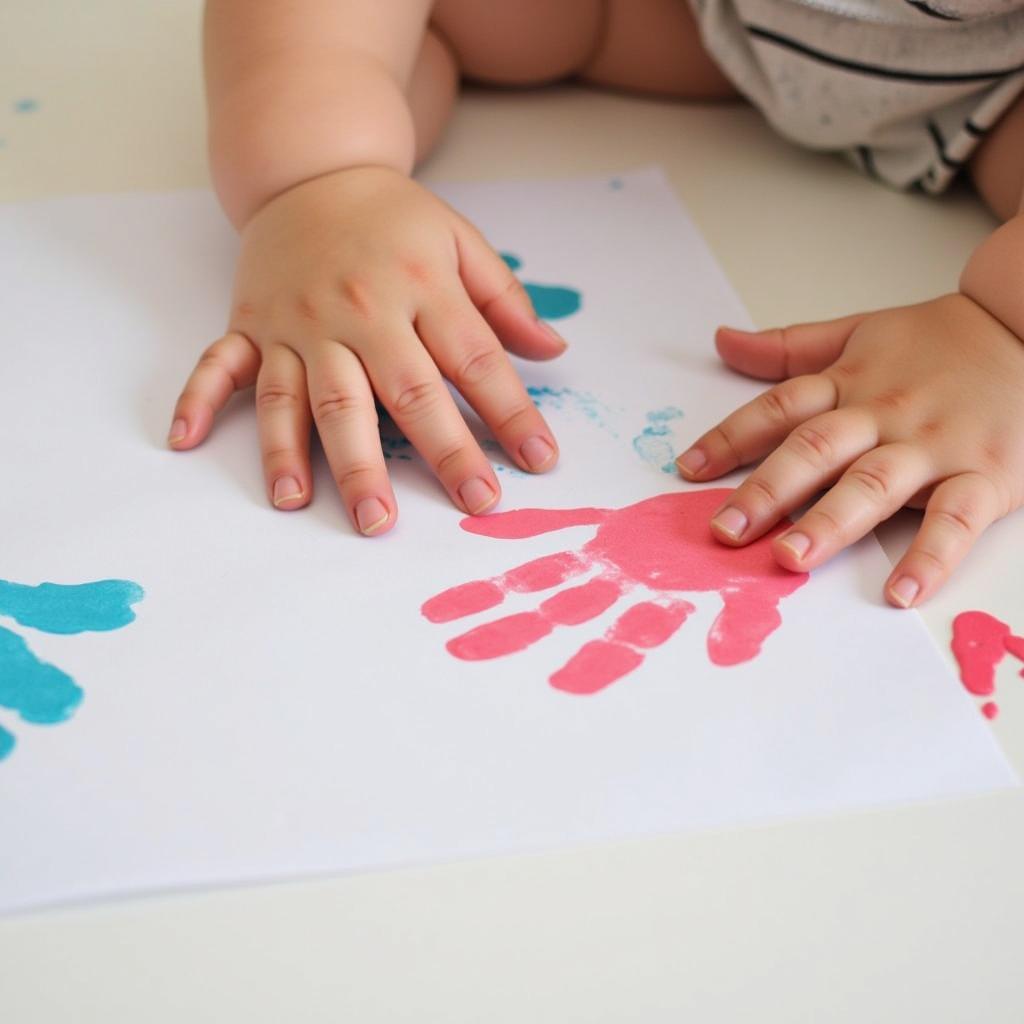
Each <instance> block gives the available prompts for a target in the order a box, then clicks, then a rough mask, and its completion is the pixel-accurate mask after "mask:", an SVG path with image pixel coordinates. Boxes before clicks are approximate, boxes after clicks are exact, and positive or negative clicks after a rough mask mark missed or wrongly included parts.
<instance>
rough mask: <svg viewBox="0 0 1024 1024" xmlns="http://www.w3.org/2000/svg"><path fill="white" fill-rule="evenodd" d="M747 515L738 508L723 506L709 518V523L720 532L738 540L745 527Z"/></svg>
mask: <svg viewBox="0 0 1024 1024" xmlns="http://www.w3.org/2000/svg"><path fill="white" fill-rule="evenodd" d="M747 523H748V520H747V517H746V516H745V515H744V514H743V513H742V512H741V511H740V510H739V509H738V508H723V509H722V511H721V512H719V513H718V515H717V516H715V518H714V519H712V520H711V525H712V526H714V527H715V529H717V530H718V531H719V532H720V533H724V534H725V535H726V536H727V537H731V538H732V539H733V540H739V539H740V536H741V534H742V533H743V531H744V530H745V529H746V528H747Z"/></svg>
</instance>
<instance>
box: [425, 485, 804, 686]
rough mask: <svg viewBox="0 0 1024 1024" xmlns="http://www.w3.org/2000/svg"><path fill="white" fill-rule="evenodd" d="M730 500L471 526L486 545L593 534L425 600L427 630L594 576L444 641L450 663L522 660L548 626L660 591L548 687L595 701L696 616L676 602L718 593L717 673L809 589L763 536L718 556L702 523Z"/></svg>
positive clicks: (537, 513) (483, 520)
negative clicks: (635, 592) (569, 531)
mask: <svg viewBox="0 0 1024 1024" xmlns="http://www.w3.org/2000/svg"><path fill="white" fill-rule="evenodd" d="M730 493H731V492H730V491H728V490H726V489H724V488H712V489H709V490H703V491H686V492H683V493H675V494H659V495H657V496H656V497H654V498H648V499H646V500H645V501H638V502H637V503H636V504H634V505H627V506H626V507H625V508H619V509H602V508H572V509H520V510H518V511H515V512H502V513H497V514H495V515H489V516H478V517H469V518H467V519H463V520H462V522H461V524H460V525H461V526H462V529H464V530H466V531H467V532H469V533H475V534H479V535H481V536H484V537H500V538H502V539H505V540H518V539H521V538H524V537H535V536H537V535H538V534H541V533H550V532H551V531H553V530H562V529H565V528H567V527H570V526H590V525H593V526H597V527H598V529H597V532H596V533H595V534H594V537H593V538H592V539H591V540H590V541H588V542H587V543H586V544H584V545H583V547H582V548H581V549H580V550H579V551H562V552H559V553H558V554H554V555H545V556H544V557H543V558H537V559H534V560H533V561H532V562H526V563H525V564H524V565H520V566H518V567H517V568H515V569H512V570H510V571H509V572H506V573H504V574H503V575H501V576H497V577H495V578H494V579H489V580H474V581H472V582H470V583H463V584H462V585H461V586H457V587H452V588H451V589H450V590H445V591H444V592H442V593H440V594H437V595H435V596H434V597H432V598H430V600H429V601H427V602H426V603H425V604H424V605H423V608H422V612H423V615H424V616H425V617H426V618H427V619H429V620H430V621H431V622H451V621H452V620H454V619H460V618H462V617H464V616H466V615H473V614H475V613H477V612H482V611H486V610H487V609H488V608H494V607H496V606H497V605H500V604H501V603H502V601H504V600H505V597H506V595H507V594H509V593H536V592H538V591H542V590H549V589H551V588H554V587H558V586H560V585H561V584H563V583H566V582H567V581H568V580H570V579H572V578H573V577H576V576H581V575H583V574H584V573H588V572H590V571H591V570H594V569H596V570H597V571H596V572H595V573H594V574H593V575H592V576H591V578H590V579H588V580H587V581H586V582H584V583H581V584H579V585H577V586H571V587H566V588H564V589H561V590H558V591H557V592H556V593H555V594H553V595H552V596H551V597H549V598H547V599H546V600H545V601H542V602H541V603H540V604H539V605H538V606H537V608H536V609H535V610H534V611H530V612H520V613H517V614H513V615H506V616H503V617H502V618H498V619H494V620H492V621H490V622H486V623H484V624H483V625H480V626H477V627H476V628H475V629H471V630H469V632H467V633H463V634H461V635H460V636H457V637H455V638H454V639H453V640H450V641H449V642H448V644H447V649H448V651H449V652H450V653H451V654H453V655H454V656H455V657H456V658H461V659H463V660H466V661H480V660H485V659H489V658H499V657H502V656H503V655H507V654H513V653H515V652H516V651H522V650H525V649H526V648H527V647H529V646H530V645H532V644H534V643H536V642H537V641H538V640H540V639H542V638H543V637H545V636H547V635H548V634H549V633H550V632H551V631H552V630H553V629H554V628H555V626H576V625H579V624H581V623H584V622H587V621H588V620H590V619H593V618H596V617H597V616H598V615H600V614H601V613H602V612H605V611H607V610H608V609H609V608H611V607H612V605H614V604H615V603H616V602H617V601H618V600H619V599H620V598H621V597H622V596H623V595H624V594H626V593H627V592H628V591H630V590H631V589H633V587H635V586H638V585H641V586H644V587H647V588H648V589H649V590H653V591H657V592H658V596H657V597H656V598H654V599H652V600H643V601H639V602H638V603H637V604H634V605H633V606H632V607H630V608H628V609H627V610H626V611H625V612H623V613H622V615H620V616H619V618H618V619H616V621H615V622H614V623H613V624H612V626H611V627H610V628H609V629H608V631H607V632H606V633H605V635H604V636H603V637H602V638H601V639H600V640H590V641H588V642H587V643H585V644H583V646H582V647H581V648H580V649H579V650H578V651H577V652H576V653H575V654H574V655H573V656H572V657H571V658H570V659H569V661H568V662H567V663H566V664H565V665H563V666H562V667H561V668H560V669H558V671H557V672H555V673H554V675H552V676H551V678H550V680H549V681H550V683H551V685H552V686H554V687H555V688H556V689H559V690H565V691H567V692H569V693H578V694H584V693H596V692H597V691H598V690H601V689H603V688H604V687H606V686H608V685H609V684H610V683H613V682H615V681H616V680H617V679H621V678H622V677H623V676H625V675H627V674H628V673H630V672H632V671H633V670H634V669H635V668H637V666H639V665H640V664H641V663H642V662H643V660H644V654H643V652H644V651H647V650H650V649H651V648H654V647H658V646H660V645H661V644H663V643H665V642H666V641H667V640H668V639H669V638H670V637H671V636H672V635H673V634H674V633H675V632H676V630H678V629H679V627H680V626H681V625H682V624H683V623H684V622H685V621H686V618H687V616H688V615H689V614H690V613H691V612H692V611H693V610H694V606H693V605H692V604H690V602H689V601H686V600H684V599H683V597H682V596H681V594H683V593H704V592H707V591H711V590H714V591H717V592H718V593H719V594H720V595H721V598H722V600H723V602H724V607H723V608H722V610H721V612H719V614H718V617H717V618H716V619H715V621H714V623H713V624H712V626H711V630H710V631H709V633H708V638H707V649H708V656H709V658H710V659H711V661H712V662H713V663H714V664H716V665H737V664H739V663H740V662H743V661H749V660H750V659H751V658H753V657H755V656H756V655H757V654H758V653H759V652H760V650H761V645H762V644H763V643H764V641H765V640H766V639H767V638H768V636H769V635H770V634H771V633H773V632H774V631H775V630H776V629H777V628H778V627H779V625H780V624H781V622H782V617H781V616H780V615H779V610H778V605H779V601H781V600H782V598H784V597H786V596H787V595H788V594H791V593H793V591H795V590H797V589H798V588H799V587H802V586H803V585H804V583H806V582H807V574H806V573H792V572H788V571H787V570H785V569H782V568H781V567H779V566H778V565H777V564H776V562H775V560H774V559H773V558H772V556H771V553H770V552H769V549H768V547H769V543H770V541H771V538H772V537H773V536H774V535H775V534H776V533H779V532H780V531H782V530H783V529H785V528H786V527H787V526H788V525H789V524H788V522H783V523H780V524H779V525H778V526H777V527H776V528H775V529H774V530H772V531H771V533H769V534H767V535H766V536H764V537H762V538H761V539H760V540H757V541H755V542H754V543H753V544H749V545H747V546H746V547H743V548H729V547H725V546H724V545H723V544H719V543H718V541H716V540H715V539H714V538H713V537H712V535H711V531H710V529H709V526H708V523H709V521H710V519H711V516H712V514H713V513H714V512H715V511H716V510H717V509H718V508H719V506H720V505H722V504H723V503H724V501H725V499H726V498H727V497H728V495H729V494H730Z"/></svg>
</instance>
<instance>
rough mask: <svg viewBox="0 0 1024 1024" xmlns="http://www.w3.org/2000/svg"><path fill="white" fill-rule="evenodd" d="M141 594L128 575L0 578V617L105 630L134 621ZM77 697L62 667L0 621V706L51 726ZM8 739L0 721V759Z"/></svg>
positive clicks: (54, 628)
mask: <svg viewBox="0 0 1024 1024" xmlns="http://www.w3.org/2000/svg"><path fill="white" fill-rule="evenodd" d="M143 596H144V592H143V590H142V587H140V586H139V585H138V584H137V583H132V582H131V581H130V580H100V581H98V582H95V583H80V584H76V585H73V586H65V585H63V584H60V583H41V584H39V585H38V586H35V587H33V586H27V585H25V584H23V583H9V582H8V581H7V580H0V616H7V617H8V618H11V619H14V621H15V622H17V623H19V624H20V625H22V626H29V627H31V628H33V629H38V630H40V631H42V632H44V633H56V634H65V635H66V634H71V633H86V632H89V633H94V632H106V631H108V630H112V629H120V628H121V627H122V626H127V625H128V623H129V622H132V621H134V619H135V612H134V611H133V610H132V605H133V604H136V603H137V602H139V601H141V600H142V598H143ZM82 696H83V692H82V689H81V687H80V686H78V684H77V683H76V682H75V681H74V680H73V679H72V678H71V677H70V676H69V675H68V674H67V673H66V672H64V671H62V670H61V669H59V668H57V666H56V665H51V664H49V663H48V662H45V661H43V660H41V659H40V658H38V657H36V655H35V654H33V653H32V650H31V648H30V647H29V646H28V644H27V643H26V642H25V640H24V639H23V638H22V637H21V636H19V635H18V634H17V633H14V632H12V631H11V630H9V629H5V628H4V627H2V626H0V707H4V708H9V709H10V710H12V711H14V712H16V713H17V714H18V715H19V716H20V717H21V719H22V721H24V722H31V723H34V724H39V725H53V724H55V723H57V722H63V721H65V720H66V719H68V718H70V717H71V715H72V714H74V712H75V709H76V708H77V707H78V705H79V704H80V703H81V702H82ZM14 743H15V740H14V736H13V735H12V734H11V733H10V732H8V731H7V730H6V729H4V728H3V727H2V726H0V760H3V759H4V758H5V757H6V756H7V755H8V754H10V752H11V751H12V750H13V749H14Z"/></svg>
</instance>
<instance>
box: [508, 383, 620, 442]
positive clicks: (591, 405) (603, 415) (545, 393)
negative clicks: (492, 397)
mask: <svg viewBox="0 0 1024 1024" xmlns="http://www.w3.org/2000/svg"><path fill="white" fill-rule="evenodd" d="M526 392H527V394H528V395H529V396H530V398H531V399H532V401H533V404H534V405H535V406H537V408H538V409H540V410H541V411H542V412H543V411H545V410H550V409H557V410H559V411H564V410H572V411H575V412H578V413H580V414H581V415H583V416H584V417H586V418H587V419H588V420H590V421H591V422H592V423H594V424H596V425H597V426H599V427H601V428H602V429H604V430H607V431H608V432H609V433H610V434H611V435H612V437H618V434H617V433H616V431H615V430H614V429H612V427H611V426H609V419H610V416H611V410H610V409H609V408H608V406H607V405H605V404H604V402H602V401H601V400H600V399H599V398H595V397H594V396H593V395H592V394H591V393H590V392H589V391H577V390H576V389H575V388H550V387H547V386H534V385H530V386H529V387H527V389H526Z"/></svg>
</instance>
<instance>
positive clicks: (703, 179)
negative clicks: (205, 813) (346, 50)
mask: <svg viewBox="0 0 1024 1024" xmlns="http://www.w3.org/2000/svg"><path fill="white" fill-rule="evenodd" d="M198 6H199V5H198V3H196V2H194V0H182V2H180V3H178V2H167V3H162V4H157V5H137V4H134V3H129V2H127V0H120V2H115V0H107V2H96V3H93V4H90V5H81V6H79V5H72V4H70V3H59V2H55V0H51V2H42V3H31V2H29V0H9V2H8V3H6V4H5V5H4V6H3V8H2V9H0V138H2V139H3V140H4V145H3V146H2V147H0V196H2V197H4V198H10V199H15V198H28V197H30V196H39V195H55V194H61V193H65V192H89V191H97V190H109V191H115V190H121V189H132V188H141V189H153V188H160V189H164V188H168V187H176V186H189V185H203V184H205V183H206V180H205V171H204V167H203V163H204V162H203V124H202V109H201V103H200V84H199V71H198V49H197V17H198ZM23 97H32V98H35V99H37V100H38V101H39V104H40V106H39V109H38V111H36V112H35V113H32V114H17V113H15V112H14V110H13V105H14V103H15V102H16V101H17V100H18V99H20V98H23ZM570 137H571V138H570ZM650 163H660V164H662V165H664V166H665V167H666V168H667V170H668V172H669V176H670V178H671V180H672V181H673V184H674V185H675V187H676V188H677V190H678V192H679V195H680V196H681V198H682V199H683V200H684V202H685V203H686V205H687V206H688V208H689V209H690V211H691V213H692V214H693V216H694V217H695V219H696V220H697V222H698V225H699V226H700V228H701V230H702V231H703V233H704V235H705V237H707V239H708V240H709V242H710V244H711V245H712V247H713V248H714V250H715V252H716V254H717V256H718V258H719V260H720V262H721V263H722V265H723V266H724V268H725V270H726V272H727V273H728V274H729V275H730V277H731V279H732V281H733V283H734V285H735V287H736V288H737V290H738V292H739V293H740V296H741V298H742V299H743V300H744V302H745V304H746V305H747V307H748V309H749V310H750V311H751V314H752V316H753V318H754V320H755V321H756V322H757V323H759V324H763V325H767V324H770V323H782V322H787V321H790V320H796V319H811V318H815V317H819V316H830V315H840V314H843V313H846V312H850V311H851V310H853V309H858V308H869V307H878V306H883V305H889V304H896V303H903V302H908V301H913V300H916V299H921V298H925V297H928V296H930V295H933V294H937V293H939V292H942V291H945V290H948V289H950V288H952V287H954V286H955V282H956V277H957V274H958V272H959V268H960V266H961V265H962V262H963V260H964V258H965V257H966V255H967V253H968V252H969V251H970V248H971V247H972V245H973V244H975V243H976V242H977V241H978V240H979V239H980V238H981V237H983V235H984V234H985V232H987V231H988V230H990V228H991V221H990V220H989V218H988V216H987V215H986V214H985V213H984V212H983V211H982V210H981V209H980V208H979V207H978V205H977V204H976V202H975V201H974V200H973V199H971V198H969V197H967V196H966V195H962V196H954V197H952V198H950V199H947V200H944V201H942V202H940V203H936V202H933V201H929V200H925V199H922V198H917V197H907V196H901V195H896V194H893V193H890V192H887V191H885V190H884V189H882V188H879V187H878V186H876V185H873V184H871V183H870V182H867V181H864V180H862V179H861V178H859V177H858V176H857V175H856V174H855V173H854V172H852V171H849V170H847V169H846V168H844V167H843V166H841V165H839V164H837V163H835V162H834V161H832V160H830V159H827V158H820V157H815V156H812V155H808V154H805V153H800V152H797V151H795V150H793V149H791V148H790V147H788V146H787V145H785V144H784V143H782V142H780V141H778V140H776V139H774V138H773V137H772V136H771V135H770V134H769V133H768V132H767V131H766V129H764V128H763V127H762V126H761V125H760V123H759V122H758V119H757V117H756V115H754V114H753V113H752V112H751V111H749V110H746V109H745V108H743V107H739V106H737V107H731V106H730V107H720V108H703V109H702V108H696V107H690V108H685V107H680V106H677V105H674V104H668V103H660V102H651V101H644V102H641V101H636V100H631V99H626V98H621V97H615V96H609V95H600V94H596V93H586V92H583V91H577V90H574V89H561V90H555V91H552V92H547V93H532V94H522V95H520V94H505V95H500V96H494V95H491V96H483V95H475V96H471V97H469V98H467V99H466V100H465V101H464V102H463V104H462V106H461V107H460V110H459V113H458V116H457V118H456V122H455V124H454V126H453V129H452V131H451V133H450V135H449V138H448V140H447V142H446V144H445V147H444V148H443V150H442V151H441V152H440V153H439V154H438V156H437V157H436V158H434V159H433V160H432V162H431V163H430V165H428V167H427V168H426V173H427V174H429V175H430V176H432V177H434V178H436V179H438V180H441V179H447V180H450V179H455V178H459V177H462V178H503V177H509V176H511V175H519V174H521V175H523V176H544V175H558V174H577V173H586V172H595V173H596V172H609V171H617V170H621V169H623V168H624V166H643V165H646V164H650ZM207 340H208V339H183V340H182V344H183V345H185V346H192V347H193V348H195V349H198V347H199V346H200V345H201V344H204V343H205V342H206V341H207ZM10 344H12V341H11V339H9V338H6V337H5V338H2V339H0V351H2V348H3V347H6V346H7V345H10ZM156 415H157V414H156V413H154V416H156ZM901 530H902V531H903V532H902V533H901ZM1019 537H1020V524H1019V521H1017V522H1013V521H1011V522H1007V523H1003V524H1001V525H1000V526H998V527H997V528H996V529H994V530H992V531H990V533H989V535H988V536H987V537H986V539H985V540H984V541H983V543H982V545H981V546H980V548H979V550H978V552H977V554H976V556H975V557H973V558H972V559H971V560H970V562H969V563H968V564H967V565H966V566H965V567H964V568H963V569H962V570H961V571H960V572H959V573H958V577H957V580H956V583H955V584H954V585H953V586H951V587H949V588H948V590H947V592H946V593H945V594H944V595H942V596H941V597H940V598H939V599H937V600H935V601H933V602H932V603H931V604H930V605H929V607H928V608H927V610H926V611H925V613H924V614H925V618H926V621H927V622H928V623H929V626H930V628H931V629H932V631H933V634H934V636H935V637H936V639H937V640H938V641H939V642H941V643H942V644H946V643H948V636H949V622H950V618H951V616H952V614H955V612H956V611H960V610H963V609H965V608H971V607H977V608H985V609H987V610H990V611H992V612H994V613H995V614H997V615H1000V617H1002V618H1004V619H1007V620H1008V621H1010V622H1011V623H1013V624H1014V625H1015V626H1016V627H1017V629H1018V631H1019V630H1020V625H1021V624H1022V622H1024V607H1022V605H1024V602H1022V601H1021V599H1020V596H1019V587H1018V583H1017V581H1018V578H1019V569H1018V566H1017V564H1016V563H1015V561H1014V556H1015V555H1016V552H1017V551H1019V550H1020V549H1019V547H1015V546H1014V545H1015V542H1016V540H1017V538H1019ZM884 540H885V542H887V543H889V544H890V545H892V546H893V547H894V549H896V548H897V547H898V545H899V544H900V543H901V542H905V527H904V526H900V525H899V524H898V525H897V526H896V527H895V528H890V529H887V530H886V531H885V534H884ZM1007 552H1010V554H1009V555H1008V554H1007ZM999 679H1000V684H999V693H998V699H999V703H1000V705H1001V707H1002V714H1001V716H1000V718H999V719H998V720H997V722H996V723H995V726H994V728H995V731H996V734H997V735H998V737H999V739H1000V741H1001V742H1002V744H1003V746H1004V748H1005V749H1006V750H1007V752H1008V753H1009V755H1010V756H1011V758H1012V759H1013V760H1014V761H1015V763H1016V764H1017V766H1018V769H1019V768H1020V767H1021V765H1022V764H1024V725H1022V723H1024V717H1022V716H1024V683H1022V682H1021V681H1020V680H1019V679H1017V678H1016V676H1015V674H1014V672H1013V669H1012V667H1011V666H1009V665H1004V667H1003V670H1002V671H1001V673H1000V676H999ZM0 841H2V840H0ZM67 841H68V842H69V843H73V842H74V837H73V836H69V837H67ZM1022 853H1024V799H1022V798H1021V795H1020V793H1019V792H1018V793H1011V794H1000V795H996V796H992V797H984V798H980V799H973V800H970V801H961V802H956V803H939V804H935V805H931V806H925V807H915V808H909V809H900V810H893V811H885V812H875V813H870V814H859V815H852V816H843V817H838V818H835V819H832V820H826V821H815V822H804V823H799V824H792V825H786V826H778V827H771V828H758V829H745V830H736V831H725V832H721V833H717V834H709V835H704V836H700V837H696V838H685V839H683V838H680V839H671V838H670V839H662V840H657V841H644V842H631V843H624V844H615V845H598V846H594V847H591V848H588V849H585V850H577V851H572V852H564V853H559V854H552V855H545V856H537V857H520V858H501V859H496V860H492V861H482V862H474V863H465V864H458V865H451V866H446V867H442V868H432V869H424V870H405V871H396V872H390V873H381V874H376V875H365V876H356V877H352V878H344V879H335V880H324V881H321V882H315V883H301V884H288V885H282V886H273V887H262V888H253V889H237V890H233V891H228V892H221V893H210V894H206V895H191V896H179V897H171V898H166V899H164V898H161V899H151V900H143V901H138V902H134V903H125V904H113V905H108V906H104V907H98V908H94V909H88V910H74V911H62V912H54V913H49V914H42V915H36V916H32V917H25V918H15V919H8V920H5V921H2V922H0V993H2V1005H0V1009H2V1012H3V1016H4V1019H5V1020H11V1021H17V1022H19V1024H20V1022H22V1021H31V1022H33V1024H34V1022H37V1021H39V1022H49V1021H65V1020H72V1019H73V1020H81V1021H115V1020H116V1021H120V1020H125V1021H129V1020H131V1021H135V1020H140V1019H145V1020H148V1021H179V1020H181V1019H191V1020H198V1021H205V1020H210V1021H213V1020H217V1021H222V1020H233V1019H240V1018H244V1019H246V1020H249V1021H279V1020H282V1019H288V1020H303V1021H305V1020H309V1021H318V1020H324V1021H336V1020H339V1019H346V1020H360V1021H399V1020H410V1021H412V1020H416V1021H421V1020H439V1021H479V1020H482V1019H486V1020H489V1021H520V1020H524V1019H529V1020H534V1021H559V1022H566V1021H620V1020H622V1021H625V1020H628V1021H640V1020H643V1021H669V1020H672V1021H676V1020H679V1019H681V1018H684V1017H685V1018H688V1019H696V1020H701V1021H735V1020H739V1019H759V1020H764V1021H780V1022H781V1021H804V1020H807V1021H820V1020H830V1021H851V1022H852V1021H858V1022H859V1021H863V1020H865V1019H870V1020H874V1021H901V1022H902V1021H907V1020H928V1021H929V1022H938V1021H943V1022H945V1021H949V1022H960V1021H967V1020H972V1021H973V1020H987V1021H998V1022H1002V1021H1006V1022H1011V1021H1012V1022H1016V1021H1019V1019H1020V1007H1021V1005H1022V1003H1024V973H1022V972H1021V969H1020V964H1021V955H1022V952H1024V939H1022V938H1021V936H1022V934H1024V931H1022V928H1024V925H1022V921H1024V874H1022V871H1024V867H1022V861H1024V858H1022Z"/></svg>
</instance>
